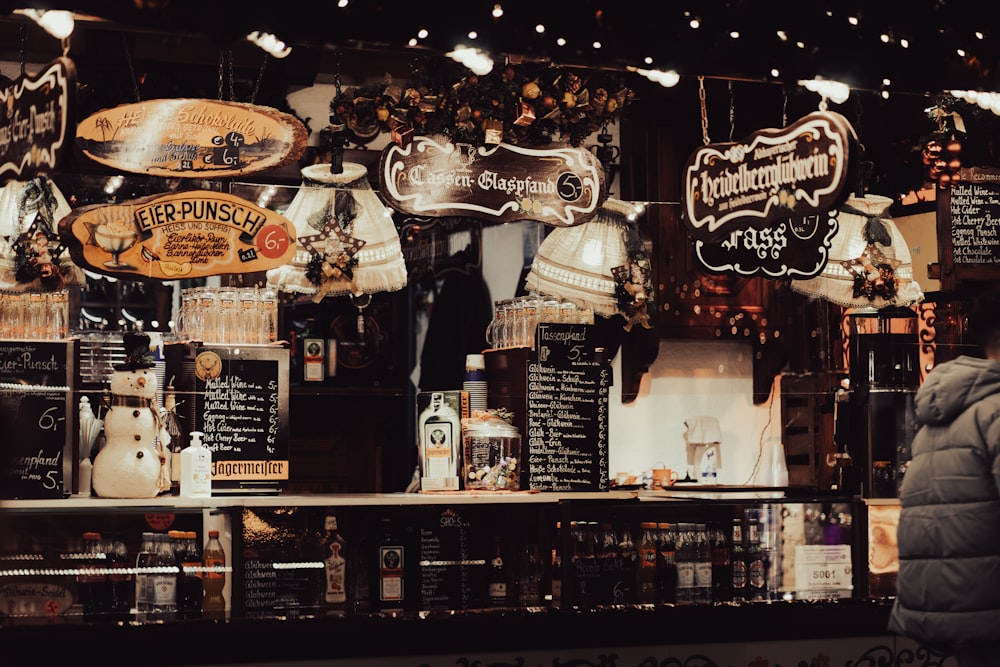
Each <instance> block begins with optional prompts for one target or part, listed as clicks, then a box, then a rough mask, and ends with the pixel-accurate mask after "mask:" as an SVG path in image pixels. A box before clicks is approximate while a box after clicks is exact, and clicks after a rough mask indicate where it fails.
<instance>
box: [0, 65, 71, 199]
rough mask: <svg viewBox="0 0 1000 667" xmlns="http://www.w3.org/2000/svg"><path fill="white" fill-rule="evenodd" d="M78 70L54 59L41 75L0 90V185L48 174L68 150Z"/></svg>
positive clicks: (17, 81)
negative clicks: (1, 108)
mask: <svg viewBox="0 0 1000 667" xmlns="http://www.w3.org/2000/svg"><path fill="white" fill-rule="evenodd" d="M75 101H76V68H75V67H74V66H73V62H72V61H71V60H69V59H68V58H57V59H55V60H53V61H52V62H51V63H49V64H48V65H46V67H45V69H43V70H42V71H41V72H40V73H38V74H35V75H33V76H24V77H21V78H19V79H17V80H16V81H15V82H14V83H13V84H11V85H10V86H8V87H7V88H0V104H2V105H3V109H4V112H5V113H0V181H2V180H4V178H5V177H8V176H12V177H16V178H32V177H34V176H37V175H38V174H42V173H50V172H52V171H54V170H55V169H56V167H57V166H58V165H59V163H60V162H62V160H63V158H64V157H65V155H66V153H67V152H69V149H70V148H71V147H72V145H73V144H72V141H71V140H67V135H70V136H72V135H71V128H70V125H71V123H72V119H73V117H74V109H73V107H74V102H75Z"/></svg>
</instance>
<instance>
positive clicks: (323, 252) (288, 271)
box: [267, 162, 407, 301]
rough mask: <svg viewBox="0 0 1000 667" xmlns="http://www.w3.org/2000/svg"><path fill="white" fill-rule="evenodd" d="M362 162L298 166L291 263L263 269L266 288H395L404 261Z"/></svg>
mask: <svg viewBox="0 0 1000 667" xmlns="http://www.w3.org/2000/svg"><path fill="white" fill-rule="evenodd" d="M367 174H368V170H367V168H366V167H365V166H364V165H361V164H355V163H351V162H345V163H344V165H343V171H342V172H340V173H333V172H331V170H330V165H329V164H314V165H310V166H308V167H305V168H304V169H302V187H300V188H299V191H298V193H296V195H295V197H294V198H293V199H292V202H291V203H290V204H289V205H288V208H287V209H286V210H285V217H286V218H288V219H289V220H291V221H292V222H293V223H295V231H296V237H297V239H298V243H297V248H296V251H295V255H294V256H293V258H292V261H291V263H290V264H286V265H284V266H280V267H278V268H276V269H272V270H270V271H268V272H267V284H268V287H272V288H275V289H279V290H282V291H286V292H298V293H302V294H312V295H313V298H314V300H316V301H319V300H321V299H323V298H324V297H326V296H339V295H345V294H350V295H354V296H360V295H362V294H374V293H376V292H395V291H397V290H400V289H402V288H403V287H405V286H406V281H407V275H406V264H405V262H404V260H403V251H402V248H401V247H400V243H399V233H398V232H397V231H396V227H395V225H394V223H393V221H392V215H391V213H390V211H389V209H387V208H386V207H385V206H384V205H383V204H382V201H381V200H380V199H379V197H378V194H377V193H376V192H375V191H374V190H373V189H372V187H371V185H370V184H369V183H368V178H367Z"/></svg>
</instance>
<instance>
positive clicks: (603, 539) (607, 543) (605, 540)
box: [595, 521, 618, 558]
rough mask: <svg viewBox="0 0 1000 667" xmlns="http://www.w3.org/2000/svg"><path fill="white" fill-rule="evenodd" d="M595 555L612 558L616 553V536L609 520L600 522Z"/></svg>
mask: <svg viewBox="0 0 1000 667" xmlns="http://www.w3.org/2000/svg"><path fill="white" fill-rule="evenodd" d="M595 555H596V556H597V557H598V558H614V557H615V556H616V555H618V536H617V535H615V528H614V525H613V524H612V523H611V522H610V521H604V522H602V523H601V531H600V537H599V538H598V541H597V551H596V553H595Z"/></svg>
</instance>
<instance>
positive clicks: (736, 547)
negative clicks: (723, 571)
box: [729, 517, 747, 602]
mask: <svg viewBox="0 0 1000 667" xmlns="http://www.w3.org/2000/svg"><path fill="white" fill-rule="evenodd" d="M731 535H732V537H731V539H730V542H729V549H730V555H729V568H730V576H729V581H730V596H731V598H732V600H733V602H745V601H746V599H747V560H746V557H747V554H746V549H745V548H744V546H743V521H742V520H741V519H740V518H739V517H735V518H733V524H732V531H731Z"/></svg>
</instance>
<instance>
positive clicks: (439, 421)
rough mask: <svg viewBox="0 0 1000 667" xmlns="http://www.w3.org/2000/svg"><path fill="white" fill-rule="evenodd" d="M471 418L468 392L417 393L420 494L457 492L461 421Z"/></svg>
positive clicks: (457, 390) (456, 390)
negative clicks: (421, 492)
mask: <svg viewBox="0 0 1000 667" xmlns="http://www.w3.org/2000/svg"><path fill="white" fill-rule="evenodd" d="M468 416H469V392H467V391H463V390H461V389H455V390H451V391H421V392H417V448H418V449H417V461H418V462H419V465H420V490H421V491H457V490H458V489H459V477H458V475H459V467H460V465H461V460H460V458H461V454H460V452H461V447H462V419H464V418H466V417H468Z"/></svg>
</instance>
